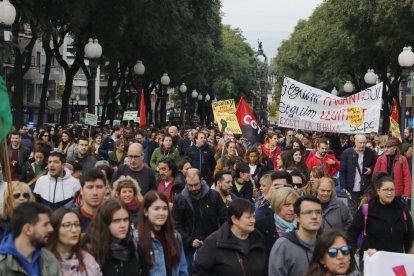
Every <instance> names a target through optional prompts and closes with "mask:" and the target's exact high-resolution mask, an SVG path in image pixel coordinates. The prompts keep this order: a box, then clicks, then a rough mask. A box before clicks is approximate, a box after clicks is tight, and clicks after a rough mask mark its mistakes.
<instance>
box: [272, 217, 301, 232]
mask: <svg viewBox="0 0 414 276" xmlns="http://www.w3.org/2000/svg"><path fill="white" fill-rule="evenodd" d="M274 217H275V225H276V228H277V229H280V230H281V231H283V232H284V233H288V232H292V231H295V229H296V227H297V225H298V223H297V221H296V220H294V221H292V222H288V221H286V220H284V219H282V218H281V217H279V216H278V215H276V214H275V215H274ZM278 232H279V231H278Z"/></svg>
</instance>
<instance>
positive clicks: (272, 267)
mask: <svg viewBox="0 0 414 276" xmlns="http://www.w3.org/2000/svg"><path fill="white" fill-rule="evenodd" d="M313 248H314V245H313V246H311V245H309V244H306V243H305V242H303V241H302V240H300V239H299V237H298V236H297V234H296V232H289V233H286V234H285V235H284V236H283V237H280V238H279V239H277V240H276V242H275V244H274V245H273V247H272V251H271V252H270V256H269V275H270V276H272V275H278V276H289V275H303V273H304V272H305V270H306V268H307V267H308V265H309V261H310V259H311V257H312V253H313Z"/></svg>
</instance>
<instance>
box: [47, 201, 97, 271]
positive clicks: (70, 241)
mask: <svg viewBox="0 0 414 276" xmlns="http://www.w3.org/2000/svg"><path fill="white" fill-rule="evenodd" d="M50 223H51V225H52V227H53V232H52V233H51V234H50V236H49V239H48V246H47V248H48V249H49V250H50V251H51V252H52V253H53V254H54V255H55V257H56V259H58V261H59V262H60V264H59V267H60V275H62V276H72V275H77V276H100V275H101V268H100V267H99V265H98V263H97V262H96V261H95V259H94V257H92V255H91V254H89V253H88V252H86V251H85V250H83V249H82V248H81V245H80V238H81V224H80V221H79V215H78V214H77V213H76V212H75V211H73V210H70V209H65V208H59V209H57V210H56V211H54V212H53V214H52V216H51V219H50Z"/></svg>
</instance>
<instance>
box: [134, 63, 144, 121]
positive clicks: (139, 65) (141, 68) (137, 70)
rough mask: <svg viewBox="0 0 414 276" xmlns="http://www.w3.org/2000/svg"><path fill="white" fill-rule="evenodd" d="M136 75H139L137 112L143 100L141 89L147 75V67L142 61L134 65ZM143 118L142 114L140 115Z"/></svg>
mask: <svg viewBox="0 0 414 276" xmlns="http://www.w3.org/2000/svg"><path fill="white" fill-rule="evenodd" d="M134 73H135V75H137V95H136V98H135V106H136V109H137V110H140V109H139V101H140V99H141V89H142V76H143V75H144V73H145V66H144V64H143V63H142V61H141V60H138V61H137V63H136V64H135V65H134ZM140 116H141V114H140Z"/></svg>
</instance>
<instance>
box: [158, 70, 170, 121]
mask: <svg viewBox="0 0 414 276" xmlns="http://www.w3.org/2000/svg"><path fill="white" fill-rule="evenodd" d="M161 85H162V89H161V97H160V98H161V116H160V117H161V126H165V123H166V121H167V101H166V98H165V97H166V94H167V91H168V85H170V77H169V76H168V74H167V73H164V74H163V75H162V77H161Z"/></svg>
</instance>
